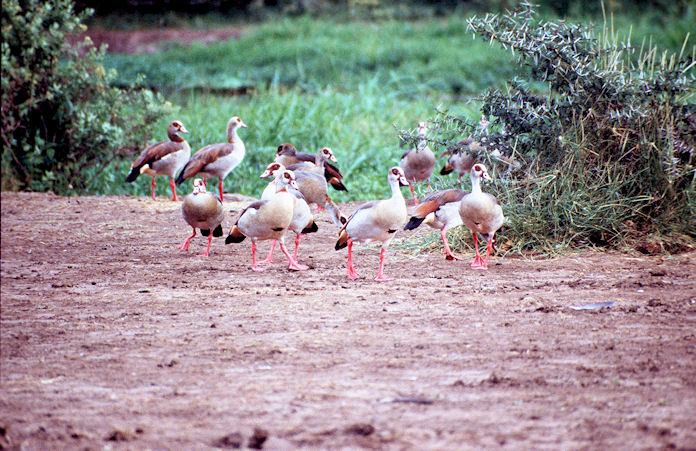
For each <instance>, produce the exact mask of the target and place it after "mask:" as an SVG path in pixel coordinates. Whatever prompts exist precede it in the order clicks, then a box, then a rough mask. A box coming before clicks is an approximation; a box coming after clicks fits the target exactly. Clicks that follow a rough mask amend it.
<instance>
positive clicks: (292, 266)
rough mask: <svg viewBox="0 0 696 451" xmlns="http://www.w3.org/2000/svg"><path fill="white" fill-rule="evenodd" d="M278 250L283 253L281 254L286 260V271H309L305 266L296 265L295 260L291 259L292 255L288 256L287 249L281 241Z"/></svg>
mask: <svg viewBox="0 0 696 451" xmlns="http://www.w3.org/2000/svg"><path fill="white" fill-rule="evenodd" d="M280 250H281V251H283V254H285V256H286V257H287V258H288V269H294V270H295V271H304V270H305V269H309V266H305V265H300V264H299V263H297V260H295V259H294V258H292V255H290V252H288V249H287V248H286V247H285V243H283V241H281V242H280Z"/></svg>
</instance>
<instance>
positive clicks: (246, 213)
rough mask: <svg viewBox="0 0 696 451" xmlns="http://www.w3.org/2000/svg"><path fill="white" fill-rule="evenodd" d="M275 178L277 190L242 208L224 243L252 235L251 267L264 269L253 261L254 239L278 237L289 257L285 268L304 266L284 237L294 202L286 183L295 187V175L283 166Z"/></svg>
mask: <svg viewBox="0 0 696 451" xmlns="http://www.w3.org/2000/svg"><path fill="white" fill-rule="evenodd" d="M276 180H277V182H276V194H275V195H274V196H273V197H272V198H270V199H268V200H260V201H257V202H253V203H252V204H251V205H249V206H248V207H247V208H245V209H244V210H243V211H242V213H241V214H240V215H239V217H238V218H237V222H236V223H235V224H234V226H232V229H231V230H230V233H229V235H228V236H227V239H225V244H230V243H241V242H242V241H244V239H245V238H246V237H249V238H251V262H252V264H251V269H252V270H254V271H263V270H264V269H265V268H262V267H260V266H258V265H257V264H256V242H257V241H263V240H278V241H279V242H280V249H281V250H282V251H283V254H285V256H286V257H287V258H288V268H289V269H294V270H298V271H300V270H302V269H303V267H302V266H300V265H298V264H297V261H296V260H295V259H294V258H292V255H290V253H288V250H287V249H286V248H285V241H284V235H285V231H286V230H287V229H288V227H289V226H290V223H291V222H292V216H293V209H294V204H295V202H294V198H295V196H294V195H292V194H290V193H289V192H288V191H287V187H288V186H291V187H293V188H295V189H297V184H296V183H295V175H294V174H293V173H292V171H288V170H284V171H283V173H282V174H281V176H280V177H278V178H277V179H276Z"/></svg>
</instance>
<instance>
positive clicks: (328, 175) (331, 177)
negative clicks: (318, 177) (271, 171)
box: [274, 143, 348, 191]
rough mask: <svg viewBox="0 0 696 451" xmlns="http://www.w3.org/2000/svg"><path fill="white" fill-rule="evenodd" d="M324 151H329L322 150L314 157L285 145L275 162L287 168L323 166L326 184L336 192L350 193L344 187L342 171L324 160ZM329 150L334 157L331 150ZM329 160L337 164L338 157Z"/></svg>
mask: <svg viewBox="0 0 696 451" xmlns="http://www.w3.org/2000/svg"><path fill="white" fill-rule="evenodd" d="M324 149H328V147H324V148H322V149H320V150H319V152H318V154H317V155H312V154H310V153H306V152H298V151H297V149H295V146H293V145H292V144H290V143H284V144H281V145H280V146H278V149H277V150H276V158H275V160H274V161H275V162H276V163H280V164H282V165H283V166H285V167H286V168H289V167H291V166H292V165H295V164H303V163H314V164H315V165H317V166H318V165H320V164H321V165H323V167H324V172H323V175H324V178H325V179H326V182H327V183H328V184H330V185H331V187H332V188H333V189H335V190H338V191H348V188H346V187H345V186H344V185H343V174H341V171H339V169H338V167H337V166H336V165H334V164H332V163H330V162H329V161H327V158H324V154H325V151H324ZM328 150H329V152H331V155H332V156H333V152H332V151H331V149H328ZM320 159H323V162H320ZM328 160H330V161H333V162H335V161H336V157H335V156H334V157H333V159H330V158H328ZM320 173H321V172H320Z"/></svg>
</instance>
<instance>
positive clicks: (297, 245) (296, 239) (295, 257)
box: [292, 233, 302, 261]
mask: <svg viewBox="0 0 696 451" xmlns="http://www.w3.org/2000/svg"><path fill="white" fill-rule="evenodd" d="M301 236H302V234H301V233H298V234H297V236H296V237H295V253H294V254H292V258H294V259H295V261H297V249H298V248H299V247H300V237H301Z"/></svg>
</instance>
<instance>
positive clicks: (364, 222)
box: [335, 166, 408, 280]
mask: <svg viewBox="0 0 696 451" xmlns="http://www.w3.org/2000/svg"><path fill="white" fill-rule="evenodd" d="M387 180H388V181H389V187H390V188H391V192H392V196H391V197H390V198H389V199H384V200H374V201H371V202H366V203H364V204H362V205H360V206H359V207H358V209H357V210H355V211H354V212H353V214H352V215H350V217H349V218H348V220H347V222H346V223H345V224H344V225H343V227H341V230H339V236H338V241H336V246H335V248H336V250H340V249H343V248H344V247H348V260H347V266H348V278H350V279H357V278H358V277H359V275H358V273H357V272H355V268H354V267H353V242H364V243H369V242H370V241H381V242H382V248H381V250H380V254H379V271H378V273H377V277H375V280H392V278H390V277H385V276H384V256H385V254H386V250H387V247H388V246H389V242H390V241H391V240H392V238H394V235H395V234H396V231H397V230H399V229H401V227H403V225H404V222H406V218H407V215H406V202H405V201H404V196H403V194H401V189H400V186H408V181H407V180H406V176H405V175H404V171H403V170H402V169H401V168H400V167H398V166H395V167H393V168H391V169H389V175H388V177H387Z"/></svg>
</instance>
